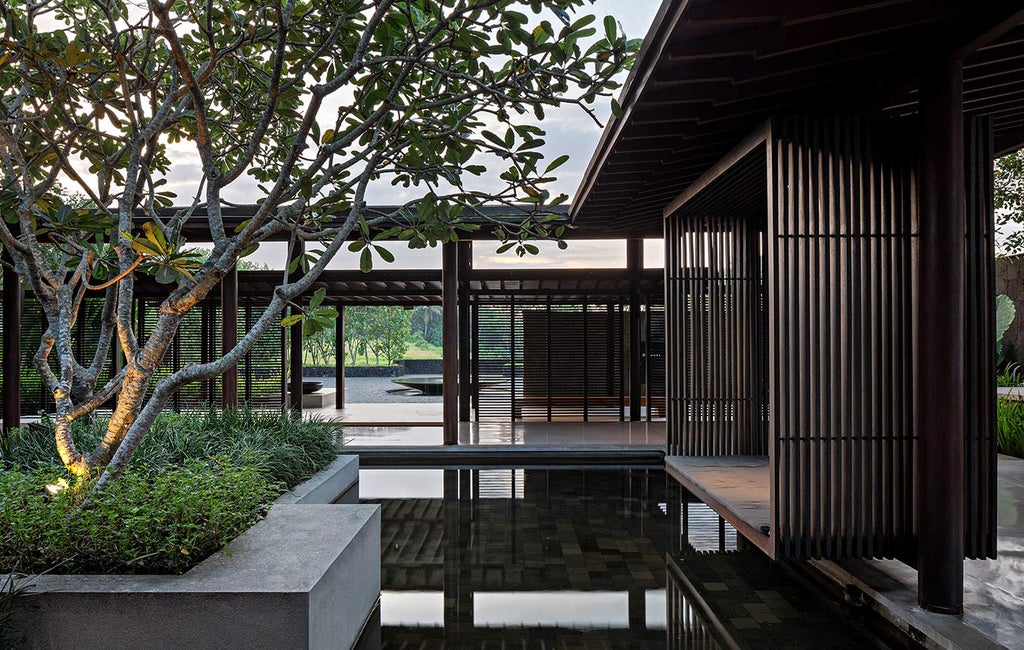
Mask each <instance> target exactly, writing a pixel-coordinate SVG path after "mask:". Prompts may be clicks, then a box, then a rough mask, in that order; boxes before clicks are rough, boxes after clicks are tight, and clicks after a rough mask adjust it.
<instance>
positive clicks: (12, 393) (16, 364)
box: [3, 254, 24, 433]
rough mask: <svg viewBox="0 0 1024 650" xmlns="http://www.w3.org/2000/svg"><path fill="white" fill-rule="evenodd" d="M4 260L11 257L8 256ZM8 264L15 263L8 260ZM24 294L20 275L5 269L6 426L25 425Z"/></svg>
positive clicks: (9, 427)
mask: <svg viewBox="0 0 1024 650" xmlns="http://www.w3.org/2000/svg"><path fill="white" fill-rule="evenodd" d="M4 257H7V256H6V254H5V255H4ZM7 262H8V263H11V264H13V262H12V260H11V259H10V258H9V257H7ZM23 304H24V294H23V292H22V288H21V282H20V281H19V280H18V274H17V272H16V271H15V270H14V269H11V268H8V267H6V266H4V301H3V307H4V424H3V430H4V432H5V433H6V432H7V431H9V430H11V429H14V428H17V427H20V426H21V312H22V306H23Z"/></svg>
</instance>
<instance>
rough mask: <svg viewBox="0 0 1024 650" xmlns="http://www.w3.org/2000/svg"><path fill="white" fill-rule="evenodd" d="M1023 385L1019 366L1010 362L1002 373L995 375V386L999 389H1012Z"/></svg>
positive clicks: (1023, 380)
mask: <svg viewBox="0 0 1024 650" xmlns="http://www.w3.org/2000/svg"><path fill="white" fill-rule="evenodd" d="M1021 384H1024V376H1022V374H1021V368H1020V364H1019V363H1016V362H1011V363H1008V364H1006V367H1004V368H1003V370H1002V372H999V373H998V374H996V386H999V387H1001V388H1013V387H1016V386H1020V385H1021Z"/></svg>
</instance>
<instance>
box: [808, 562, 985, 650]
mask: <svg viewBox="0 0 1024 650" xmlns="http://www.w3.org/2000/svg"><path fill="white" fill-rule="evenodd" d="M808 563H809V565H810V566H811V567H813V568H815V569H817V570H818V571H819V572H820V573H821V575H822V576H823V577H825V578H826V579H828V580H831V581H832V582H834V583H835V584H836V585H837V586H839V587H840V588H842V589H844V590H845V591H847V592H848V593H849V592H850V588H851V587H852V588H853V589H854V591H855V592H859V593H860V594H862V600H863V603H864V604H865V605H866V606H867V607H868V608H869V609H870V610H871V611H872V612H874V613H875V614H876V615H878V616H880V617H881V618H882V619H883V620H885V621H887V622H888V623H889V624H890V625H893V626H894V627H895V628H896V629H898V630H900V631H901V632H903V634H905V635H906V636H907V637H909V638H910V639H913V640H914V642H916V643H917V644H919V645H920V646H921V647H923V648H929V649H940V648H941V649H942V650H958V649H959V648H971V649H972V650H987V649H989V648H992V649H993V650H995V649H996V648H1002V647H1003V646H1002V645H1000V644H998V643H996V642H994V641H992V640H991V639H989V638H988V637H987V636H985V635H984V634H982V633H981V632H980V631H978V630H976V629H974V628H973V627H971V626H969V625H967V624H965V623H964V622H963V619H962V618H961V617H958V616H946V615H944V614H933V613H932V612H926V611H924V610H923V609H921V608H920V607H918V606H917V598H916V592H914V591H913V590H909V589H906V588H905V587H904V585H903V584H902V583H901V582H900V581H897V580H895V579H893V578H892V577H891V576H887V575H885V574H884V573H883V572H882V571H880V570H878V569H876V568H874V567H876V566H885V567H886V568H887V570H889V571H894V572H899V573H902V574H905V576H907V577H909V578H911V580H912V582H913V581H915V580H916V572H915V571H914V570H913V569H911V568H910V567H907V566H906V565H904V564H902V563H899V562H897V561H896V560H842V561H830V560H809V561H808ZM866 574H871V575H872V576H873V578H872V579H871V580H870V583H872V584H869V581H867V580H863V579H861V577H860V576H863V575H866ZM911 574H913V575H911Z"/></svg>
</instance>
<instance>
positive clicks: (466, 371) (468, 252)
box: [457, 241, 473, 422]
mask: <svg viewBox="0 0 1024 650" xmlns="http://www.w3.org/2000/svg"><path fill="white" fill-rule="evenodd" d="M457 250H458V267H459V270H458V273H459V422H469V420H470V415H471V411H472V408H471V407H472V404H471V399H472V395H473V380H472V374H471V366H470V362H471V358H470V344H471V343H472V340H471V338H470V325H469V323H470V321H469V316H470V314H469V271H470V269H472V268H473V242H471V241H460V242H459V244H458V249H457Z"/></svg>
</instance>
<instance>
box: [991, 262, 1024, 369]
mask: <svg viewBox="0 0 1024 650" xmlns="http://www.w3.org/2000/svg"><path fill="white" fill-rule="evenodd" d="M1000 293H1005V294H1006V295H1008V296H1009V297H1010V298H1011V299H1012V300H1013V304H1014V305H1015V306H1016V307H1017V317H1016V318H1014V319H1013V323H1012V324H1011V325H1010V329H1009V330H1007V331H1006V335H1005V336H1004V337H1003V355H1004V356H1005V357H1006V358H1007V359H1008V360H1010V361H1016V362H1017V363H1022V362H1024V255H1015V256H1013V257H998V258H996V294H1000Z"/></svg>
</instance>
